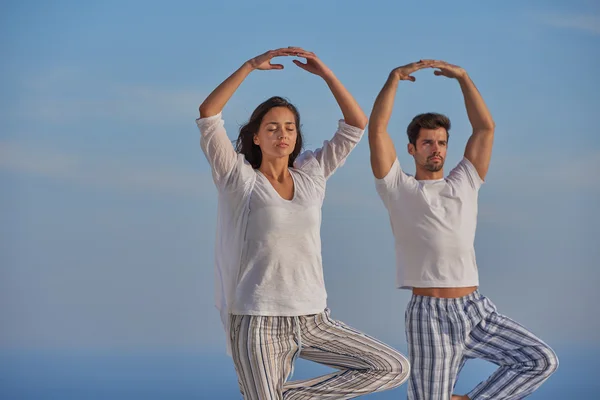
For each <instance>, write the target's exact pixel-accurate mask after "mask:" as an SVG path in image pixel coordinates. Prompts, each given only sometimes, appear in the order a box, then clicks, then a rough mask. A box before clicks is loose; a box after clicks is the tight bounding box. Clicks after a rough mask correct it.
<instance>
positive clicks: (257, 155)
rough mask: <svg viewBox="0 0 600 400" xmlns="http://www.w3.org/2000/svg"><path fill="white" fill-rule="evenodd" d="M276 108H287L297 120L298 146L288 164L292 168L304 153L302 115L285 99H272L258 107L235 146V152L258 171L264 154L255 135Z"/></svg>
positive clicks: (241, 129)
mask: <svg viewBox="0 0 600 400" xmlns="http://www.w3.org/2000/svg"><path fill="white" fill-rule="evenodd" d="M274 107H285V108H287V109H288V110H290V111H291V112H292V113H294V117H295V119H296V121H295V122H296V132H297V136H296V145H295V146H294V151H293V152H292V154H290V159H289V162H288V165H289V166H290V167H292V166H293V165H294V160H296V157H298V154H300V152H301V151H302V131H301V130H300V114H299V113H298V110H297V109H296V107H295V106H294V105H293V104H292V103H290V102H289V101H287V100H286V99H284V98H283V97H279V96H274V97H271V98H270V99H268V100H266V101H264V102H263V103H261V104H260V105H259V106H258V107H256V110H254V112H253V113H252V115H251V116H250V120H249V121H248V122H247V123H246V124H245V125H242V127H241V128H240V135H239V136H238V138H237V142H236V144H235V150H236V151H237V152H238V153H240V154H243V155H244V157H245V158H246V160H247V161H248V162H249V163H250V165H252V168H255V169H256V168H258V167H260V163H261V162H262V152H261V151H260V147H259V146H258V145H257V144H255V143H254V135H256V134H257V133H258V130H259V128H260V124H261V123H262V120H263V118H264V116H265V114H266V113H268V112H269V110H271V109H272V108H274Z"/></svg>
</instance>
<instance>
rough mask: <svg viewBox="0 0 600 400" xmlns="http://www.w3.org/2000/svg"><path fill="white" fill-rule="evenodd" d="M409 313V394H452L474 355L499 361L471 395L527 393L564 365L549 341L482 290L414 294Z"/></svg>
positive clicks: (479, 399) (438, 399) (420, 398)
mask: <svg viewBox="0 0 600 400" xmlns="http://www.w3.org/2000/svg"><path fill="white" fill-rule="evenodd" d="M405 317H406V338H407V341H408V355H409V359H410V363H411V376H410V379H409V383H408V398H409V400H450V399H451V397H452V391H453V388H454V384H455V383H456V378H457V376H458V374H459V372H460V370H461V368H462V367H463V365H464V363H465V361H466V360H468V359H471V358H479V359H484V360H487V361H490V362H492V363H494V364H496V365H498V367H499V368H498V369H497V370H496V371H495V372H494V373H493V374H492V375H491V376H490V377H489V378H488V379H487V380H485V381H484V382H481V383H480V384H479V385H477V387H475V388H474V389H473V390H472V391H471V392H469V393H467V396H469V398H470V399H471V400H483V399H502V400H514V399H522V398H523V397H525V396H527V395H529V394H531V393H532V392H533V391H534V390H535V389H537V388H538V387H539V386H540V385H541V384H542V383H543V382H544V381H545V380H546V379H548V377H549V376H550V375H551V374H552V373H553V372H554V371H555V370H556V369H557V368H558V358H557V357H556V354H555V353H554V351H553V350H552V349H551V348H550V347H549V346H548V345H547V344H546V343H544V342H542V341H541V340H540V339H538V338H537V337H536V336H534V335H533V334H532V333H531V332H529V331H528V330H527V329H525V328H524V327H523V326H521V325H519V324H518V323H516V322H515V321H513V320H511V319H509V318H507V317H505V316H503V315H501V314H498V313H497V312H496V307H495V306H494V305H493V304H492V302H491V301H490V300H488V299H487V298H486V297H485V296H483V295H481V294H480V293H479V291H475V292H473V293H471V294H470V295H468V296H465V297H461V298H458V299H440V298H435V297H427V296H416V295H413V297H412V299H411V300H410V302H409V304H408V307H407V309H406V315H405Z"/></svg>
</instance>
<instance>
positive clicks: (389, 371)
mask: <svg viewBox="0 0 600 400" xmlns="http://www.w3.org/2000/svg"><path fill="white" fill-rule="evenodd" d="M373 370H375V371H377V372H378V373H380V374H382V375H386V376H387V377H388V378H389V379H390V380H393V381H395V382H397V384H398V386H399V385H401V384H402V383H404V382H405V381H406V379H408V376H409V375H410V363H409V361H408V359H407V358H406V357H404V356H403V355H402V354H400V353H394V354H390V355H389V356H387V357H386V358H385V360H383V362H382V363H379V365H377V366H376V367H374V368H373Z"/></svg>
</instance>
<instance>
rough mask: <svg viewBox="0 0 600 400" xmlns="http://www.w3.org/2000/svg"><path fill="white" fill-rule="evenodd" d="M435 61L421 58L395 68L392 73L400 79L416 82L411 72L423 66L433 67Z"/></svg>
mask: <svg viewBox="0 0 600 400" xmlns="http://www.w3.org/2000/svg"><path fill="white" fill-rule="evenodd" d="M433 61H434V60H420V61H417V62H413V63H410V64H406V65H403V66H401V67H398V68H394V69H393V70H392V72H391V75H392V76H394V77H395V78H396V79H398V80H399V81H411V82H414V81H415V80H416V79H415V77H414V76H412V75H411V74H412V73H414V72H416V71H418V70H420V69H423V68H431V64H432V63H433Z"/></svg>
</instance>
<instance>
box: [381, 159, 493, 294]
mask: <svg viewBox="0 0 600 400" xmlns="http://www.w3.org/2000/svg"><path fill="white" fill-rule="evenodd" d="M482 183H483V180H482V179H481V178H480V177H479V174H478V173H477V170H476V169H475V167H474V166H473V164H472V163H471V162H470V161H469V160H467V159H466V158H463V159H462V160H461V162H460V163H459V164H458V165H457V166H456V167H455V168H454V169H453V170H452V171H451V172H450V174H449V175H448V176H447V177H446V178H445V179H438V180H421V181H418V180H416V179H415V178H414V177H413V176H410V175H407V174H406V173H404V171H402V168H401V167H400V163H399V161H398V159H396V160H395V161H394V164H393V165H392V168H391V169H390V171H389V173H388V174H387V175H386V176H385V177H384V178H382V179H376V187H377V192H378V193H379V196H380V197H381V199H382V200H383V203H384V204H385V207H386V208H387V210H388V212H389V215H390V223H391V225H392V231H393V233H394V239H395V248H396V265H397V272H396V284H397V286H398V287H399V288H404V289H408V288H413V287H424V288H428V287H441V288H444V287H467V286H478V285H479V275H478V272H477V262H476V260H475V247H474V242H475V230H476V227H477V197H478V192H479V188H480V187H481V185H482Z"/></svg>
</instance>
